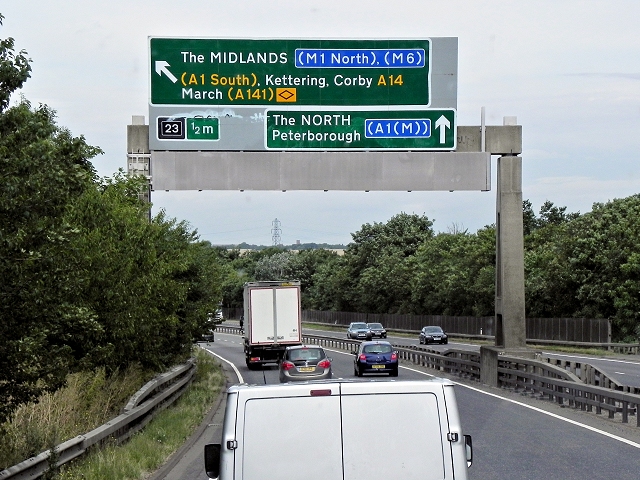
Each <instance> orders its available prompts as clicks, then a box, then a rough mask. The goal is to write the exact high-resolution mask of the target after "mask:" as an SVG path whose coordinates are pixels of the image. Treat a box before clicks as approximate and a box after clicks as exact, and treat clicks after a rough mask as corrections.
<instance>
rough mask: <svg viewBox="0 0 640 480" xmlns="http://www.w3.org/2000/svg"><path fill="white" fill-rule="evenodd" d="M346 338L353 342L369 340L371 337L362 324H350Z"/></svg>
mask: <svg viewBox="0 0 640 480" xmlns="http://www.w3.org/2000/svg"><path fill="white" fill-rule="evenodd" d="M347 338H351V339H354V340H371V339H372V338H373V335H372V334H371V329H370V328H369V326H368V325H367V324H366V323H364V322H351V323H350V324H349V328H348V329H347Z"/></svg>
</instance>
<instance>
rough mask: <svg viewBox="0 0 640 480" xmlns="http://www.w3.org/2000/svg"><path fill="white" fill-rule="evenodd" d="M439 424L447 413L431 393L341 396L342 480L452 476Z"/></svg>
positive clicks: (435, 479)
mask: <svg viewBox="0 0 640 480" xmlns="http://www.w3.org/2000/svg"><path fill="white" fill-rule="evenodd" d="M440 399H442V396H440ZM441 415H444V419H443V420H444V422H441V420H440V419H441ZM443 423H446V411H445V409H444V405H443V406H442V408H440V406H439V404H438V396H436V395H435V394H434V393H428V392H423V393H418V392H416V393H384V394H373V395H345V394H344V392H343V395H342V424H343V432H342V434H343V449H344V480H361V479H374V478H385V479H389V478H391V479H402V480H412V479H416V480H417V479H420V480H443V479H448V478H451V475H452V472H451V466H450V465H451V449H450V447H449V445H448V442H447V440H446V438H447V431H448V427H447V425H443ZM265 478H266V477H265Z"/></svg>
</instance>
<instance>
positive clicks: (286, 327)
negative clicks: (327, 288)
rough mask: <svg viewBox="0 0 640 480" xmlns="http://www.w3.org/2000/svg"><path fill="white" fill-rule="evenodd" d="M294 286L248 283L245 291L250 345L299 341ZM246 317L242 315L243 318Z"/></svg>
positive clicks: (296, 299) (297, 342)
mask: <svg viewBox="0 0 640 480" xmlns="http://www.w3.org/2000/svg"><path fill="white" fill-rule="evenodd" d="M299 294H300V289H299V288H298V287H277V288H274V287H266V288H261V287H252V288H251V289H250V291H249V302H250V303H249V308H250V309H251V321H250V323H249V332H248V333H249V342H250V343H251V345H261V344H264V345H266V344H273V343H284V344H287V343H293V344H299V343H300V342H301V341H302V337H301V335H302V332H301V331H300V315H301V312H300V298H299ZM245 320H246V319H245Z"/></svg>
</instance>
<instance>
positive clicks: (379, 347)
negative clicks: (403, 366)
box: [353, 340, 398, 377]
mask: <svg viewBox="0 0 640 480" xmlns="http://www.w3.org/2000/svg"><path fill="white" fill-rule="evenodd" d="M353 373H354V375H356V376H358V377H361V376H362V375H363V374H365V373H388V374H389V375H390V376H391V377H397V376H398V352H396V351H395V350H394V349H393V346H392V345H391V344H390V343H389V342H385V341H380V340H378V341H371V342H362V343H361V344H360V346H359V347H358V351H357V352H356V353H355V359H354V361H353Z"/></svg>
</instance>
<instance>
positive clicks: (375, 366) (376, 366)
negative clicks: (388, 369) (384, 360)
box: [371, 365, 384, 368]
mask: <svg viewBox="0 0 640 480" xmlns="http://www.w3.org/2000/svg"><path fill="white" fill-rule="evenodd" d="M371 368H384V365H371Z"/></svg>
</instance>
